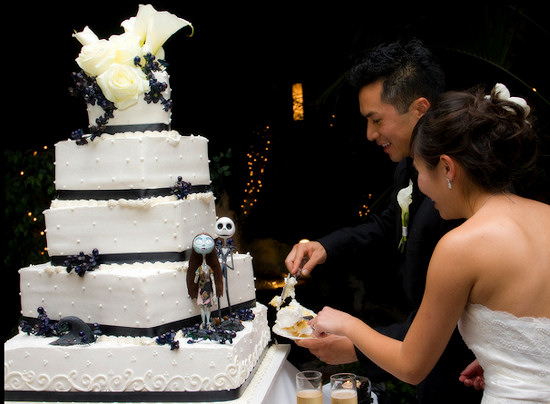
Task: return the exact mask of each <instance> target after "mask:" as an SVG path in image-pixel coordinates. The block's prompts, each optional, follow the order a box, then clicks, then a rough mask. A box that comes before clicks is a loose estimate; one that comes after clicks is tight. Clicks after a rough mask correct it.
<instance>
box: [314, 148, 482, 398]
mask: <svg viewBox="0 0 550 404" xmlns="http://www.w3.org/2000/svg"><path fill="white" fill-rule="evenodd" d="M409 179H411V180H412V181H413V193H412V203H411V205H410V206H409V223H408V237H407V242H406V244H405V250H404V251H403V252H402V253H401V252H399V249H398V245H399V241H400V239H401V231H402V230H401V208H400V207H399V205H398V203H397V193H398V192H399V190H401V189H402V188H404V187H407V186H408V185H409ZM459 223H460V222H456V221H453V222H451V221H445V220H442V219H441V217H440V216H439V213H438V212H437V210H436V209H435V208H434V205H433V202H432V200H431V199H430V198H428V197H426V196H425V195H423V194H422V193H421V192H420V190H419V189H418V184H417V179H416V173H415V170H414V168H413V167H412V161H411V159H410V158H407V159H405V160H403V161H401V162H400V163H399V164H398V165H397V168H396V170H395V174H394V190H393V193H392V195H391V200H390V203H389V205H388V207H387V208H386V210H384V211H383V212H382V214H381V215H372V216H371V217H370V219H369V221H368V222H366V223H364V224H361V225H359V226H357V227H353V228H344V229H341V230H338V231H335V232H333V233H331V234H329V235H327V236H325V237H323V238H321V239H319V240H318V241H319V242H320V243H321V244H322V245H323V246H324V247H325V249H326V251H327V265H330V262H331V261H333V260H338V258H340V257H342V255H346V256H350V255H355V256H362V257H364V259H363V262H364V263H365V265H366V266H368V265H369V262H386V263H387V262H391V265H390V266H391V267H392V268H393V269H394V270H396V271H397V273H398V275H399V278H400V279H401V280H402V284H401V288H399V285H396V293H404V294H405V296H406V299H407V302H408V306H409V309H410V315H409V317H408V319H407V320H406V321H405V322H403V323H399V324H392V325H390V326H388V327H384V328H380V329H378V331H380V332H381V333H383V334H385V335H388V336H391V337H393V338H396V339H399V340H403V338H404V337H405V334H406V333H407V330H408V328H409V326H410V325H411V322H412V320H413V318H414V315H415V314H416V310H417V309H418V307H419V306H420V302H421V300H422V296H423V294H424V287H425V282H426V271H427V269H428V263H429V262H430V258H431V256H432V253H433V250H434V248H435V245H436V244H437V242H438V241H439V239H440V238H441V237H442V236H443V234H445V233H446V232H447V231H448V230H450V229H451V228H453V227H455V226H456V225H458V224H459ZM357 263H358V261H356V264H357ZM369 269H370V270H376V268H369ZM364 274H365V279H368V277H369V275H368V274H369V270H366V271H365V272H364ZM357 356H358V358H359V361H360V362H361V364H362V366H363V369H364V371H365V375H366V376H367V377H369V378H370V379H371V380H372V381H382V380H384V379H388V377H389V376H388V374H387V373H385V372H384V371H383V370H381V369H380V368H378V367H377V366H376V365H375V364H374V363H372V362H371V361H370V360H369V359H368V358H367V357H366V356H365V355H363V354H362V353H361V352H360V351H358V350H357ZM474 359H475V358H474V356H473V354H472V352H471V351H470V350H469V349H468V348H467V347H466V345H465V344H464V342H463V341H462V338H461V337H460V334H459V333H458V331H457V330H455V332H454V334H453V336H452V338H451V340H450V342H449V344H448V346H447V349H446V350H445V352H444V353H443V355H442V356H441V358H440V360H439V362H438V363H437V365H436V367H435V368H434V370H433V371H432V372H431V373H430V375H429V376H428V377H427V378H426V379H425V380H424V381H423V382H422V383H421V384H420V385H419V386H418V396H419V403H461V404H465V403H479V402H480V401H481V396H480V393H478V392H476V391H475V390H474V389H473V388H467V387H465V386H464V385H463V384H462V383H460V382H459V381H458V377H459V375H460V372H461V371H462V370H463V369H464V368H465V367H466V366H467V365H468V364H470V363H471V362H472V361H473V360H474Z"/></svg>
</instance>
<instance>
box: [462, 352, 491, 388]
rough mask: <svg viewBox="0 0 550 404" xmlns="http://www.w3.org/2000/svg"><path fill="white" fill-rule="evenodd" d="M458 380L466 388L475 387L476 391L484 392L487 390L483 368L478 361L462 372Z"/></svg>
mask: <svg viewBox="0 0 550 404" xmlns="http://www.w3.org/2000/svg"><path fill="white" fill-rule="evenodd" d="M458 380H459V381H461V382H462V383H464V385H465V386H467V387H473V388H474V389H476V390H483V389H484V388H485V379H484V378H483V368H482V367H481V365H480V364H479V362H478V361H477V359H476V360H475V361H473V362H472V363H470V364H469V365H468V366H466V369H464V370H463V371H462V372H460V377H459V378H458Z"/></svg>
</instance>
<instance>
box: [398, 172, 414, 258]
mask: <svg viewBox="0 0 550 404" xmlns="http://www.w3.org/2000/svg"><path fill="white" fill-rule="evenodd" d="M412 191H413V183H412V180H409V186H408V187H405V188H403V189H401V190H400V191H399V192H398V193H397V203H398V204H399V207H400V208H401V240H400V241H399V246H398V248H399V251H400V252H403V251H404V250H405V243H406V242H407V233H408V230H407V226H408V225H409V205H410V204H411V203H412Z"/></svg>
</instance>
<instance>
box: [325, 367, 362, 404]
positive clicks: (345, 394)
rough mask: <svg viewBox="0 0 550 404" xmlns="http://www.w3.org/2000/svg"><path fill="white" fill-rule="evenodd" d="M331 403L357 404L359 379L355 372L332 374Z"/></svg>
mask: <svg viewBox="0 0 550 404" xmlns="http://www.w3.org/2000/svg"><path fill="white" fill-rule="evenodd" d="M330 402H331V404H357V380H356V377H355V375H354V374H353V373H336V374H334V375H332V376H330Z"/></svg>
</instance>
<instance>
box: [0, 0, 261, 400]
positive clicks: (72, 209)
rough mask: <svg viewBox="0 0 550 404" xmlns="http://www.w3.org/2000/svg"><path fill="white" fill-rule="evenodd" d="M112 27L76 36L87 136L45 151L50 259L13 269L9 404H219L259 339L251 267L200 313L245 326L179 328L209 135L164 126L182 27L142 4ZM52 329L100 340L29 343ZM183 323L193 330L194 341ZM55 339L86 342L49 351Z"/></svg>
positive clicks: (194, 314) (247, 260) (203, 196)
mask: <svg viewBox="0 0 550 404" xmlns="http://www.w3.org/2000/svg"><path fill="white" fill-rule="evenodd" d="M121 25H122V26H123V27H124V30H125V33H124V34H122V35H118V36H117V35H114V36H112V37H111V38H109V40H100V39H99V38H97V36H95V34H94V33H93V32H92V31H91V30H90V29H89V28H85V29H84V30H83V31H82V32H79V33H77V34H75V37H76V38H77V39H78V40H79V41H80V42H81V43H82V45H83V48H82V51H81V54H80V55H79V58H78V59H77V63H78V64H79V66H80V67H81V68H82V69H83V72H81V73H78V74H75V75H74V77H76V79H75V83H76V84H77V85H76V89H74V90H73V92H74V93H76V94H77V95H78V94H79V95H82V96H83V97H84V99H85V101H86V102H87V103H88V112H89V119H90V122H89V124H90V131H91V132H92V133H91V134H90V135H84V134H83V132H82V131H75V132H74V133H73V135H72V140H66V141H61V142H58V143H57V144H56V145H55V149H56V150H55V153H56V163H55V187H56V190H57V192H58V199H55V200H54V201H52V203H51V206H50V208H49V209H47V210H45V211H44V215H45V220H46V240H47V247H48V254H49V255H50V258H51V262H48V263H45V264H41V265H35V266H30V267H27V268H22V269H21V270H20V271H19V272H20V279H21V285H20V286H21V306H22V315H23V319H24V320H25V322H26V325H24V326H22V327H21V331H20V332H19V334H18V335H17V336H15V337H14V338H12V339H10V340H9V341H7V342H6V343H5V345H4V390H5V399H7V400H22V401H29V400H30V401H44V400H46V401H73V400H74V401H83V400H92V401H157V402H160V401H203V402H204V401H220V400H228V399H231V398H236V397H237V396H238V395H239V394H240V393H241V392H242V390H243V387H244V386H246V380H247V379H250V375H251V374H253V371H254V367H255V366H256V365H257V362H258V361H259V360H260V358H261V356H262V352H263V351H264V348H266V346H267V344H268V342H269V339H270V330H269V327H268V324H267V309H266V307H265V306H262V305H260V304H256V289H255V286H254V273H253V266H252V257H251V256H250V255H249V254H238V253H236V252H235V253H234V254H233V261H232V265H231V266H230V267H228V269H227V271H226V272H227V282H226V285H224V288H223V296H222V297H220V299H219V301H220V306H221V307H220V308H218V307H217V300H218V299H213V301H214V306H213V307H212V308H211V314H212V316H216V317H217V316H218V314H219V313H220V311H221V310H223V311H221V313H222V314H225V313H228V312H229V306H231V309H233V312H236V311H237V310H238V309H241V308H245V309H251V310H252V312H253V313H254V315H255V316H252V317H254V318H253V319H251V318H250V317H251V316H250V314H249V312H247V311H245V314H244V316H245V317H246V318H247V320H246V321H244V320H243V321H240V320H229V321H227V322H226V324H225V327H227V328H219V329H216V330H215V333H218V334H219V335H221V336H222V338H221V342H224V343H220V342H217V341H214V340H212V338H211V337H210V336H211V335H212V334H211V331H208V332H206V334H204V332H205V331H200V332H199V329H198V328H196V329H195V328H193V327H191V328H189V327H190V326H192V324H195V323H200V322H201V320H202V319H203V317H201V314H202V313H201V307H200V306H199V305H197V299H196V297H195V296H192V297H191V296H189V293H188V290H187V287H188V286H187V285H188V283H187V282H186V278H187V272H188V265H189V262H188V261H186V260H185V258H184V257H185V256H186V254H188V253H189V251H191V249H192V244H193V239H194V237H195V236H196V235H197V234H200V233H204V232H206V233H209V234H211V235H212V236H214V237H215V223H216V219H217V218H216V211H215V198H214V195H213V194H212V192H211V190H210V188H209V186H210V172H209V168H208V149H207V146H208V141H207V139H205V138H203V137H201V136H181V135H180V134H179V133H178V132H176V131H172V130H165V129H164V128H165V127H166V126H169V124H170V108H171V100H169V97H170V87H169V85H168V74H167V73H166V71H165V68H164V64H163V63H157V59H159V58H160V56H162V55H163V53H164V52H163V50H162V48H161V46H162V44H163V43H164V41H165V40H166V39H167V38H168V37H169V36H170V35H172V34H173V33H174V32H176V31H177V30H178V29H180V28H182V27H183V26H185V25H189V23H188V22H187V21H185V20H182V19H180V18H178V17H176V16H173V15H172V14H169V13H166V12H157V11H156V10H154V9H153V7H152V6H144V5H140V6H139V11H138V15H137V16H136V17H134V18H131V19H129V20H127V21H125V22H123V23H122V24H121ZM113 71H116V72H117V73H116V74H112V73H113ZM109 74H111V76H109ZM144 125H145V126H144ZM159 128H160V129H159ZM224 243H225V239H224ZM214 259H215V258H214ZM195 269H196V268H193V270H195ZM226 286H228V289H229V293H228V294H229V296H227V293H226ZM217 292H218V296H219V295H220V294H221V293H222V291H220V290H218V291H217ZM228 297H229V300H228ZM229 302H230V304H229ZM39 308H40V309H39ZM219 309H220V311H219ZM44 310H45V313H47V318H45V317H44V316H45V313H44ZM68 318H70V319H71V320H70V322H69V321H68V320H67V319H68ZM58 320H60V321H59V324H65V325H66V324H69V326H68V327H69V328H71V327H76V324H79V326H83V327H87V326H86V325H85V324H84V323H87V324H96V323H97V324H98V325H99V329H100V330H101V333H102V335H100V336H99V337H98V338H97V340H96V341H95V342H92V341H93V339H94V337H93V334H91V331H89V332H90V334H86V332H82V333H80V334H78V335H77V334H76V330H72V331H74V333H75V336H74V337H70V338H69V337H66V336H67V335H71V332H70V331H71V330H68V331H69V334H65V337H64V336H60V334H63V332H64V331H63V330H61V328H62V327H59V328H55V327H54V329H55V332H54V335H55V334H56V333H57V334H58V335H57V336H55V337H44V336H38V335H42V334H51V331H52V322H53V323H55V322H56V321H58ZM220 323H223V320H220ZM239 326H244V329H243V330H241V331H237V332H236V334H234V329H233V328H235V327H236V328H239ZM32 327H41V328H39V330H40V331H39V332H34V331H35V330H36V328H32ZM44 327H45V328H46V329H47V331H48V332H46V333H43V332H42V330H43V328H44ZM182 327H184V328H183V330H186V329H187V330H189V329H191V330H195V331H193V332H191V331H189V332H190V333H192V335H190V337H194V339H192V340H191V342H193V343H187V341H188V340H187V337H184V336H183V333H182V331H181V329H182ZM172 330H175V331H177V330H180V331H179V332H178V333H177V334H175V335H176V342H179V348H178V349H175V348H176V347H177V344H173V343H170V344H169V345H168V344H165V345H162V344H163V343H164V342H162V341H160V340H159V338H157V337H159V336H161V337H160V339H163V338H164V339H165V338H166V336H165V335H166V334H165V333H168V334H169V335H173V333H172ZM186 332H187V331H186ZM226 332H227V333H226ZM34 334H38V335H34ZM90 335H91V337H90ZM228 335H229V336H230V338H229V340H227V339H226V337H227V336H228ZM83 336H85V337H86V338H85V339H84V341H82V337H83ZM57 338H61V339H65V340H70V343H71V344H72V343H74V341H78V340H79V338H80V342H83V344H80V345H51V343H52V342H53V341H56V340H57ZM172 342H173V341H172Z"/></svg>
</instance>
